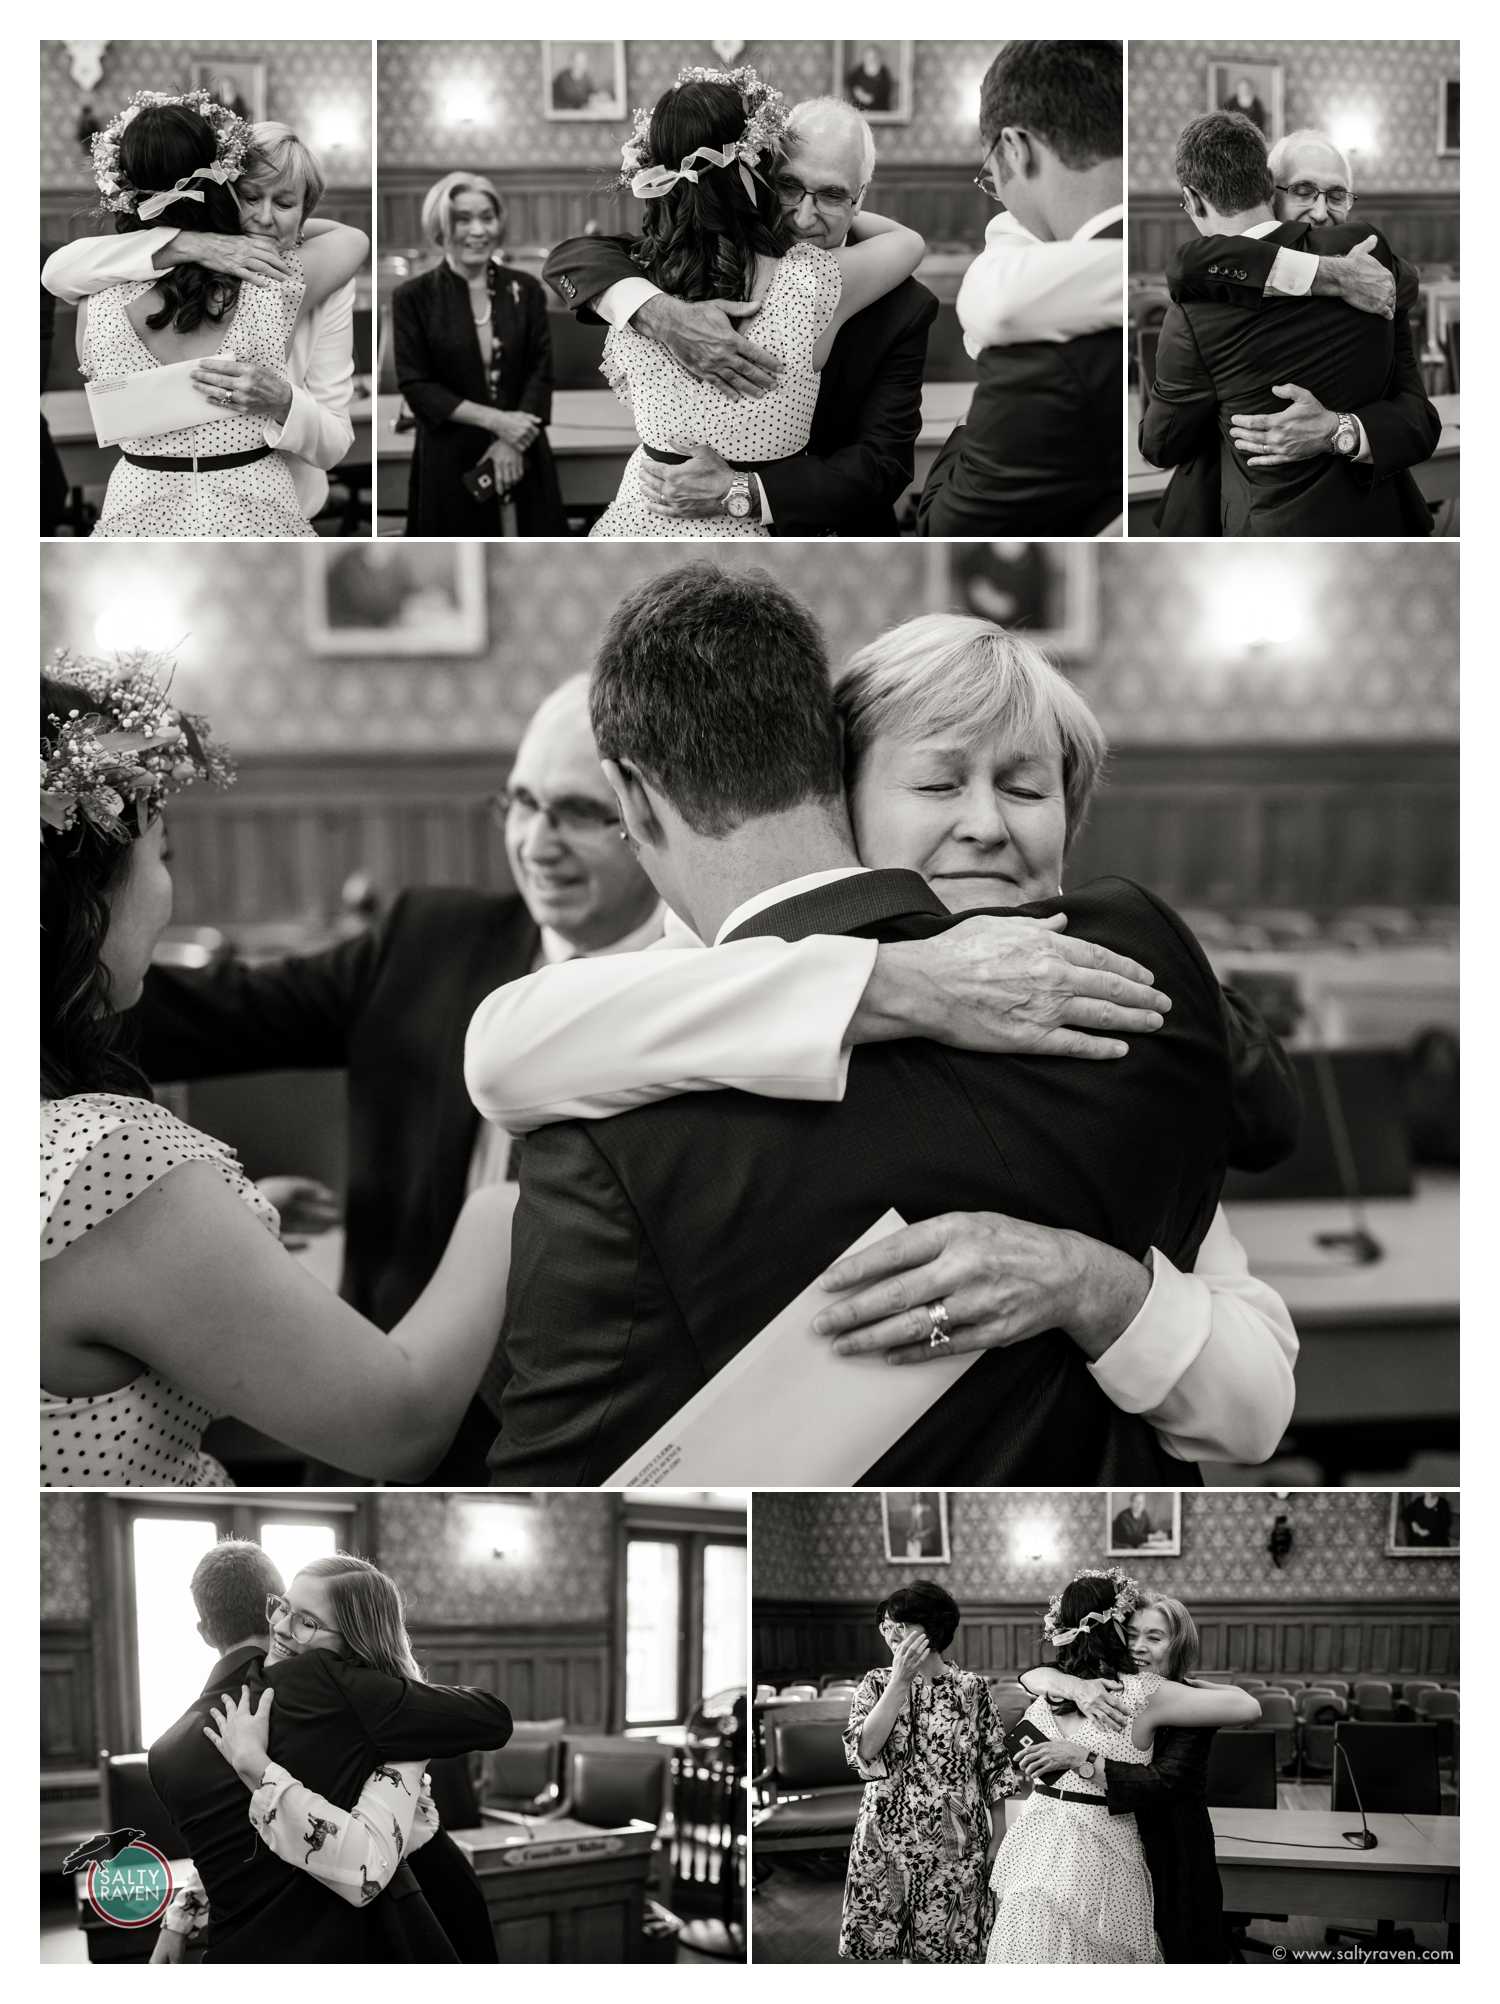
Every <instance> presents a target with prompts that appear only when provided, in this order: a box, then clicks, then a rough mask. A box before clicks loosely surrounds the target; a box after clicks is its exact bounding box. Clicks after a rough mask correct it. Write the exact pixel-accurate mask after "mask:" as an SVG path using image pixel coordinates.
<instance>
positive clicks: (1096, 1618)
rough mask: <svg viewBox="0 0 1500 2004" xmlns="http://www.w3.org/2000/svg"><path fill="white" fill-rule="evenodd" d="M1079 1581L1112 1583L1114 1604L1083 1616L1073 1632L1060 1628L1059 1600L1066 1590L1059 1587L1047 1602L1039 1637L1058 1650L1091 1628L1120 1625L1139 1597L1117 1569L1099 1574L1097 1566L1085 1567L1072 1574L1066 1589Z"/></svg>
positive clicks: (1132, 1583)
mask: <svg viewBox="0 0 1500 2004" xmlns="http://www.w3.org/2000/svg"><path fill="white" fill-rule="evenodd" d="M1079 1580H1109V1581H1111V1582H1112V1583H1113V1585H1114V1588H1115V1598H1114V1603H1113V1605H1112V1606H1110V1607H1100V1608H1096V1609H1095V1610H1094V1612H1093V1613H1092V1614H1086V1615H1085V1616H1084V1617H1083V1619H1082V1621H1080V1622H1079V1624H1078V1626H1077V1627H1076V1628H1059V1627H1058V1625H1057V1624H1058V1622H1059V1621H1060V1620H1061V1619H1062V1597H1063V1595H1064V1594H1065V1593H1066V1592H1067V1587H1060V1588H1059V1589H1058V1591H1057V1592H1056V1593H1055V1594H1053V1596H1052V1598H1051V1600H1050V1601H1048V1603H1047V1612H1046V1614H1045V1615H1044V1616H1043V1617H1042V1634H1043V1635H1044V1636H1045V1637H1046V1639H1047V1640H1048V1641H1049V1642H1050V1643H1051V1644H1052V1646H1053V1647H1054V1648H1055V1649H1061V1648H1063V1647H1065V1645H1066V1644H1068V1643H1069V1642H1076V1641H1077V1640H1078V1638H1079V1636H1080V1635H1084V1634H1086V1633H1087V1632H1088V1630H1089V1629H1091V1628H1100V1627H1102V1626H1103V1625H1104V1623H1105V1622H1108V1621H1112V1622H1115V1623H1116V1624H1119V1625H1123V1623H1124V1621H1125V1619H1126V1617H1127V1616H1128V1615H1129V1614H1130V1612H1131V1610H1132V1609H1133V1608H1134V1607H1135V1605H1136V1603H1137V1602H1138V1601H1139V1600H1140V1597H1141V1590H1140V1587H1139V1585H1138V1584H1137V1582H1136V1581H1135V1580H1133V1579H1132V1578H1131V1577H1130V1575H1129V1573H1127V1572H1124V1571H1122V1570H1121V1568H1120V1567H1119V1566H1107V1567H1104V1568H1103V1569H1102V1570H1101V1568H1099V1567H1098V1566H1085V1567H1084V1568H1083V1570H1082V1571H1081V1572H1077V1573H1074V1575H1073V1578H1072V1579H1071V1580H1069V1582H1068V1586H1073V1585H1075V1584H1076V1583H1077V1581H1079Z"/></svg>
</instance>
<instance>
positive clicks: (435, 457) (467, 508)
mask: <svg viewBox="0 0 1500 2004" xmlns="http://www.w3.org/2000/svg"><path fill="white" fill-rule="evenodd" d="M422 228H423V231H424V233H425V234H426V236H427V239H428V241H429V242H430V243H432V244H433V245H435V246H436V248H437V249H439V250H440V251H441V252H442V254H443V255H442V261H441V263H439V264H437V265H434V266H433V268H432V270H431V271H427V272H424V273H423V274H422V276H421V277H420V278H411V279H408V280H407V281H406V283H405V284H404V285H402V286H399V287H398V288H397V290H396V294H395V297H394V299H393V300H392V302H391V308H392V325H393V330H394V334H395V343H396V378H397V381H398V383H399V384H400V387H401V393H402V395H403V396H404V397H405V398H406V401H407V403H408V404H409V405H410V406H411V410H412V414H413V416H414V417H415V418H416V421H417V435H416V441H415V446H416V449H415V451H414V453H413V455H412V464H411V486H410V490H409V494H408V499H407V508H406V533H407V535H408V536H498V535H500V534H501V515H500V508H501V501H502V499H504V498H505V497H506V496H508V497H509V498H510V499H511V500H512V501H513V502H514V503H515V509H516V527H517V529H518V531H519V533H520V534H521V535H523V536H560V535H562V534H564V533H565V529H566V524H565V522H564V519H563V511H562V494H561V491H560V489H559V487H558V483H557V468H556V466H555V464H554V463H553V458H552V448H551V446H550V445H549V444H548V443H547V434H546V430H545V429H544V427H545V426H546V423H547V420H548V419H549V417H550V416H551V415H552V343H551V339H550V337H549V335H548V332H547V303H546V294H545V293H544V292H543V290H542V286H541V282H540V281H539V280H538V279H535V278H533V277H531V275H530V274H529V273H528V272H524V271H517V270H515V269H513V268H512V267H511V266H510V265H504V264H499V263H497V262H496V257H495V254H496V252H497V251H498V250H499V248H500V246H501V244H502V242H503V241H504V236H505V204H504V203H503V202H502V201H501V199H500V197H499V195H498V194H497V192H496V191H495V189H494V188H493V187H492V185H491V184H490V183H489V182H488V181H487V180H485V179H484V177H483V175H480V174H466V173H455V174H446V175H444V177H443V179H442V180H441V181H439V182H438V183H437V184H436V186H434V187H432V188H429V189H428V191H427V195H426V198H425V199H424V201H423V203H422Z"/></svg>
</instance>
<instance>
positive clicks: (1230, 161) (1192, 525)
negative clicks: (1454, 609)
mask: <svg viewBox="0 0 1500 2004" xmlns="http://www.w3.org/2000/svg"><path fill="white" fill-rule="evenodd" d="M1296 138H1297V140H1298V146H1297V147H1296V148H1294V149H1290V150H1289V151H1288V153H1287V154H1286V155H1284V156H1283V166H1282V170H1281V171H1282V172H1283V173H1286V174H1288V176H1289V177H1290V178H1288V180H1287V181H1286V182H1285V183H1284V184H1283V185H1282V186H1278V184H1277V180H1276V176H1275V174H1274V173H1273V170H1272V165H1271V160H1270V157H1269V156H1268V154H1267V151H1266V145H1265V141H1264V139H1263V138H1262V136H1261V134H1260V133H1259V132H1258V131H1257V130H1256V128H1255V127H1254V125H1252V124H1251V122H1250V121H1249V120H1248V119H1246V118H1242V117H1240V116H1239V115H1238V114H1236V113H1233V112H1209V113H1208V114H1207V115H1206V116H1204V117H1202V118H1198V119H1194V120H1193V122H1192V123H1191V124H1190V125H1188V126H1187V127H1185V128H1184V130H1183V132H1182V133H1181V135H1180V136H1179V138H1178V142H1177V154H1176V172H1177V178H1178V180H1179V182H1180V183H1181V186H1182V207H1183V211H1184V213H1185V214H1186V215H1187V216H1188V217H1189V218H1190V219H1191V221H1192V224H1193V228H1194V230H1195V231H1196V232H1197V234H1198V235H1199V237H1201V238H1203V239H1204V240H1205V242H1206V243H1211V244H1212V246H1213V250H1212V254H1211V255H1210V256H1209V259H1208V266H1207V270H1206V271H1202V272H1200V273H1199V275H1198V280H1197V283H1196V284H1195V285H1194V287H1193V288H1192V290H1193V291H1194V292H1195V293H1196V292H1206V293H1207V296H1206V297H1189V296H1187V288H1180V290H1182V292H1183V296H1181V297H1179V298H1177V299H1176V300H1175V301H1174V304H1173V305H1172V307H1171V308H1170V309H1169V311H1168V313H1167V316H1166V318H1165V319H1164V320H1163V322H1162V326H1161V332H1160V336H1159V340H1158V346H1157V358H1156V380H1155V382H1154V383H1153V384H1152V385H1151V386H1150V392H1149V401H1148V402H1147V404H1146V408H1145V411H1144V414H1143V416H1142V420H1141V428H1140V447H1141V452H1142V454H1143V456H1144V457H1145V458H1146V459H1148V460H1149V461H1150V462H1151V463H1152V464H1153V465H1156V466H1172V467H1180V468H1184V469H1185V472H1184V475H1183V477H1182V479H1181V480H1180V481H1179V480H1178V479H1177V478H1174V481H1173V487H1178V488H1179V489H1180V491H1179V493H1177V494H1175V495H1174V493H1173V491H1172V488H1169V489H1168V493H1167V497H1166V500H1165V502H1164V504H1163V508H1162V514H1161V525H1160V526H1161V528H1162V532H1163V533H1164V534H1168V535H1190V534H1204V533H1207V534H1213V533H1215V532H1216V531H1217V533H1221V534H1224V535H1249V536H1289V535H1290V536H1301V535H1350V536H1410V535H1425V534H1428V533H1429V532H1430V530H1431V525H1432V517H1431V513H1430V511H1429V510H1428V507H1427V504H1426V502H1425V501H1424V500H1423V498H1422V495H1421V493H1420V491H1419V490H1418V488H1417V486H1416V483H1415V481H1414V480H1413V479H1412V477H1411V474H1410V472H1409V471H1408V470H1407V469H1408V468H1409V467H1410V466H1412V465H1414V464H1416V463H1417V462H1419V461H1420V460H1423V459H1426V458H1429V457H1430V456H1431V454H1432V452H1433V451H1434V449H1435V448H1436V445H1437V441H1438V437H1439V435H1440V433H1441V429H1442V427H1441V422H1440V420H1439V418H1438V415H1437V412H1436V410H1434V409H1433V407H1432V405H1431V403H1430V402H1429V401H1428V399H1427V397H1426V395H1425V392H1424V391H1423V390H1422V388H1421V381H1420V374H1419V372H1418V370H1417V367H1416V360H1415V356H1414V354H1413V351H1412V346H1411V333H1410V328H1409V325H1408V322H1407V315H1406V312H1405V310H1404V307H1403V306H1402V304H1401V302H1400V300H1399V298H1397V300H1396V310H1395V317H1394V319H1391V318H1387V317H1386V311H1385V306H1384V305H1382V303H1381V302H1380V301H1379V300H1376V301H1375V302H1374V303H1373V304H1370V303H1368V302H1364V301H1361V302H1359V303H1362V304H1365V306H1366V310H1364V311H1350V310H1349V308H1348V307H1347V306H1346V305H1345V304H1344V295H1343V284H1344V282H1345V280H1346V279H1347V278H1348V275H1349V267H1344V268H1343V270H1342V271H1341V270H1340V269H1339V267H1340V265H1341V263H1342V254H1344V253H1348V252H1356V251H1357V252H1358V253H1360V256H1361V257H1363V256H1364V254H1366V253H1368V254H1369V255H1371V256H1373V258H1374V259H1375V260H1376V261H1377V262H1378V263H1379V264H1380V265H1381V266H1383V267H1384V268H1385V270H1386V272H1387V273H1388V274H1389V275H1390V278H1391V283H1392V288H1393V290H1394V286H1395V262H1396V261H1395V259H1394V257H1393V255H1392V253H1391V250H1390V247H1389V246H1388V245H1387V244H1386V243H1385V241H1384V239H1383V238H1382V237H1381V236H1380V235H1379V233H1378V232H1370V233H1365V234H1363V235H1362V233H1361V231H1360V230H1359V228H1358V226H1357V225H1355V224H1351V223H1348V222H1344V223H1342V224H1338V225H1334V224H1329V225H1328V226H1326V227H1317V226H1316V225H1315V224H1314V222H1313V221H1312V220H1311V217H1312V216H1313V214H1315V213H1316V212H1317V211H1319V210H1322V211H1323V212H1324V213H1325V214H1326V213H1328V211H1329V204H1330V199H1331V198H1330V190H1333V191H1335V197H1336V200H1337V202H1338V203H1340V204H1341V205H1342V206H1343V208H1344V213H1345V215H1347V213H1348V204H1349V202H1350V200H1351V199H1352V196H1351V192H1350V185H1349V180H1348V176H1347V172H1346V171H1345V172H1343V173H1342V175H1341V174H1340V170H1341V168H1342V164H1343V163H1342V161H1341V159H1340V157H1339V156H1338V155H1337V153H1336V151H1335V150H1334V149H1332V148H1331V147H1330V146H1329V145H1328V144H1327V142H1324V141H1321V140H1318V139H1317V135H1306V134H1299V135H1296ZM1310 139H1311V140H1314V141H1316V142H1317V143H1316V145H1310V144H1309V143H1308V142H1309V140H1310ZM1319 174H1321V176H1322V177H1323V178H1322V179H1321V180H1319V179H1318V175H1319ZM1304 183H1305V184H1306V187H1307V188H1309V189H1311V194H1310V195H1308V194H1307V193H1305V192H1298V191H1299V189H1302V188H1303V185H1304ZM1273 203H1275V204H1278V206H1275V207H1273ZM1280 205H1286V207H1287V214H1286V216H1283V215H1282V213H1281V206H1280ZM1285 253H1303V254H1304V255H1303V257H1302V258H1301V259H1300V260H1299V261H1295V262H1294V260H1293V259H1292V258H1291V257H1290V256H1287V255H1284V254H1285ZM1202 256H1203V253H1202V252H1200V254H1199V259H1200V262H1201V259H1202ZM1252 274H1257V275H1258V279H1259V284H1258V287H1257V284H1256V279H1255V277H1253V276H1252ZM1353 282H1354V284H1355V289H1356V290H1358V289H1359V287H1360V285H1361V283H1362V280H1361V278H1360V274H1359V272H1358V271H1355V273H1354V280H1353ZM1268 288H1269V289H1268ZM1330 293H1331V294H1333V295H1335V296H1332V297H1329V296H1326V295H1328V294H1330ZM1320 295H1323V296H1320ZM1272 302H1279V303H1276V304H1275V310H1274V311H1272V310H1264V309H1266V308H1267V307H1268V306H1269V304H1270V303H1272ZM1386 304H1387V305H1388V304H1389V302H1386ZM1215 458H1216V459H1217V471H1218V496H1217V508H1216V509H1214V508H1212V503H1211V498H1209V497H1210V496H1211V487H1212V469H1213V462H1214V460H1215ZM1210 512H1212V513H1213V514H1214V516H1215V517H1216V522H1215V523H1214V524H1212V525H1210V524H1209V523H1208V522H1207V521H1206V520H1205V519H1204V518H1205V517H1206V516H1207V515H1208V514H1209V513H1210Z"/></svg>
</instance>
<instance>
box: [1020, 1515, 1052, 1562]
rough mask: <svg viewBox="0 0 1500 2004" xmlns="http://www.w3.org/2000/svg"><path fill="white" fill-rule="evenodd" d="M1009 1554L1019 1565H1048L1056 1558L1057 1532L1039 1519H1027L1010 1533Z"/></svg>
mask: <svg viewBox="0 0 1500 2004" xmlns="http://www.w3.org/2000/svg"><path fill="white" fill-rule="evenodd" d="M1011 1552H1012V1555H1013V1556H1014V1557H1015V1559H1016V1560H1017V1561H1018V1563H1019V1564H1021V1565H1040V1564H1042V1563H1044V1562H1045V1563H1047V1564H1050V1563H1051V1562H1052V1561H1053V1560H1054V1559H1055V1558H1056V1557H1057V1532H1056V1531H1055V1530H1054V1528H1053V1527H1052V1525H1051V1524H1044V1523H1043V1522H1042V1521H1041V1519H1040V1518H1027V1519H1025V1520H1024V1521H1023V1522H1022V1523H1019V1524H1017V1526H1016V1528H1015V1530H1014V1531H1013V1532H1012V1533H1011Z"/></svg>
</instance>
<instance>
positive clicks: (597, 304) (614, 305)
mask: <svg viewBox="0 0 1500 2004" xmlns="http://www.w3.org/2000/svg"><path fill="white" fill-rule="evenodd" d="M660 291H661V287H660V286H659V285H653V284H652V283H651V281H650V279H649V278H617V279H616V280H615V282H614V284H613V285H610V286H606V287H605V289H604V291H603V292H601V293H600V295H599V297H598V298H597V299H595V300H591V301H590V302H589V303H590V304H591V305H592V307H593V309H594V311H595V312H596V313H597V314H598V316H599V318H600V319H601V320H603V321H606V322H607V323H608V325H609V326H611V327H623V326H624V325H625V323H626V322H627V321H628V320H629V319H630V318H631V316H632V314H636V313H639V312H640V310H641V308H642V307H643V306H644V305H645V303H646V301H647V300H648V299H654V298H655V297H656V295H657V293H658V292H660Z"/></svg>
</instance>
